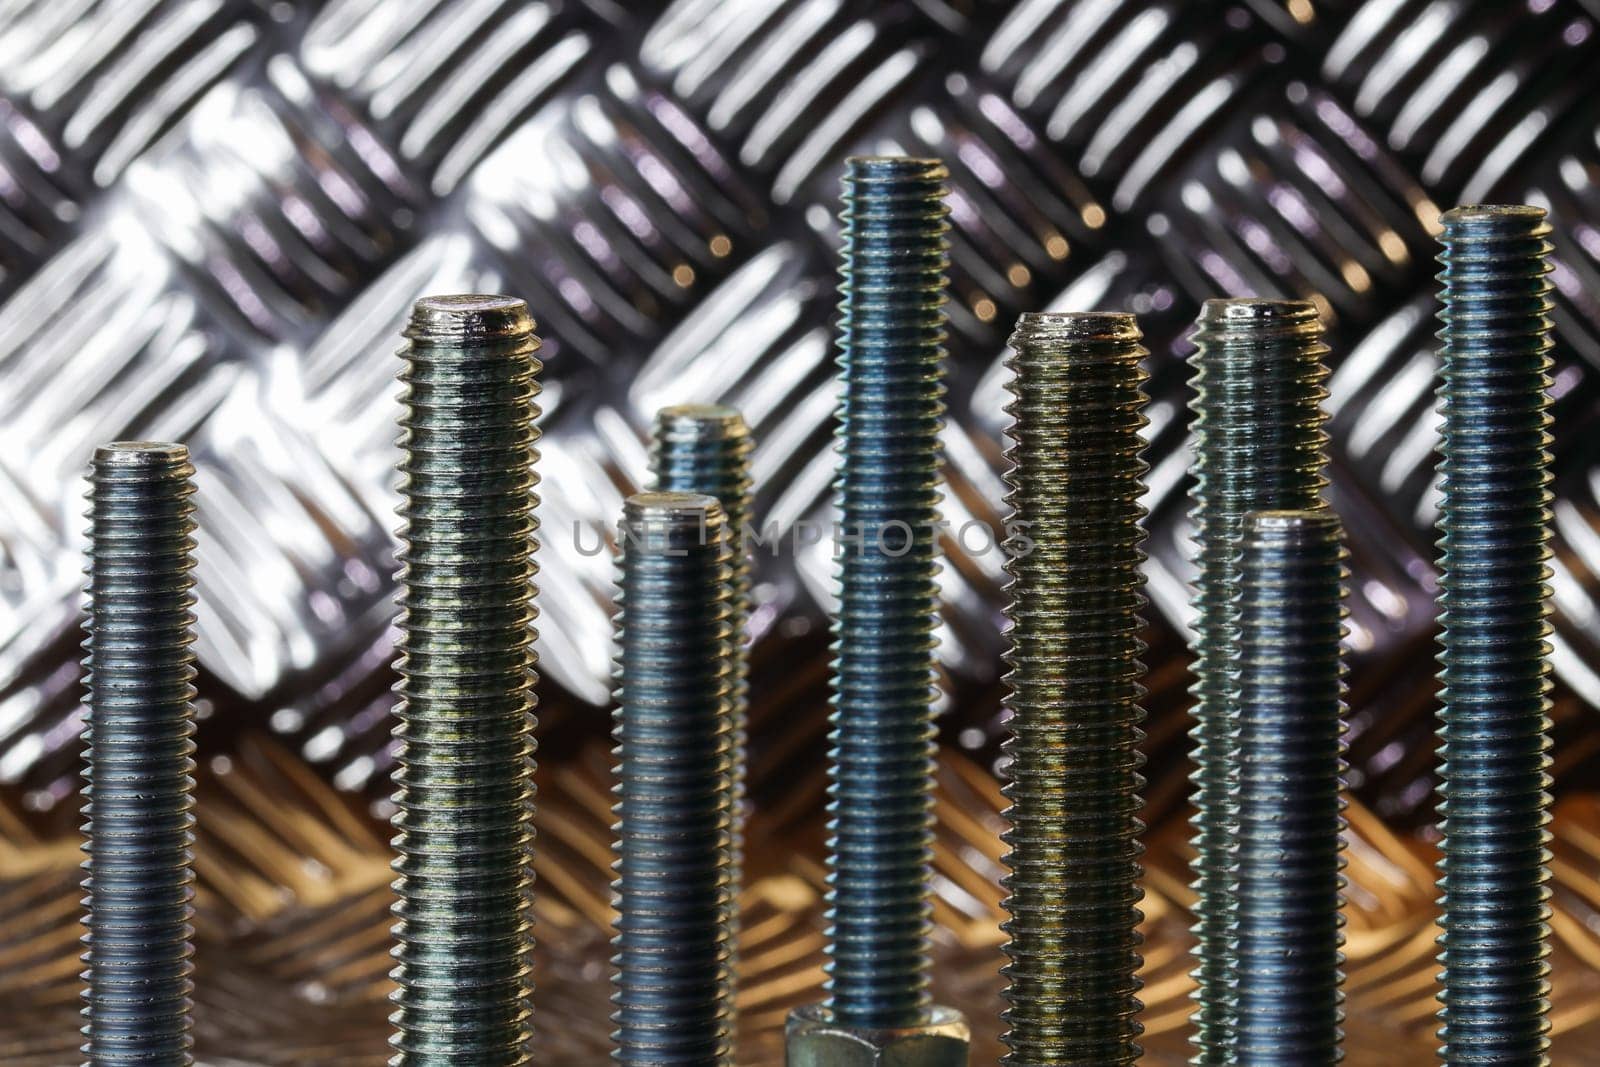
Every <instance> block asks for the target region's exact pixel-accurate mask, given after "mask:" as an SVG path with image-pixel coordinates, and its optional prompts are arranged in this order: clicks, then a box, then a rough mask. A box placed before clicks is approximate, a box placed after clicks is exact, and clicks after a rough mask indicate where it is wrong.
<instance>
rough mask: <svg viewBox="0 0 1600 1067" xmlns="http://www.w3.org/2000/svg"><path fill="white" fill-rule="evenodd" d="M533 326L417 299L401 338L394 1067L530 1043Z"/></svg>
mask: <svg viewBox="0 0 1600 1067" xmlns="http://www.w3.org/2000/svg"><path fill="white" fill-rule="evenodd" d="M533 329H534V324H533V320H532V319H531V318H530V317H529V315H528V308H527V305H526V304H524V303H523V302H522V301H521V300H516V299H513V298H511V297H505V296H438V297H428V298H425V299H423V300H419V301H417V303H416V306H415V307H414V309H413V311H412V316H411V322H410V324H409V325H408V326H407V328H406V331H405V335H406V337H407V338H408V339H409V344H408V345H407V346H406V347H405V348H403V349H402V350H401V352H400V355H401V356H402V357H403V358H404V360H405V370H404V371H403V373H402V375H401V380H402V381H403V382H404V383H405V386H406V389H405V393H404V396H403V402H404V405H405V412H404V414H403V416H402V418H401V426H402V427H403V428H404V432H403V434H402V436H401V439H400V445H401V448H402V449H403V450H404V458H403V459H402V461H401V464H400V471H401V473H402V475H403V480H402V485H401V491H402V493H403V494H404V503H403V504H402V506H401V509H400V513H401V515H402V516H403V518H404V520H405V521H404V526H403V528H402V530H401V538H402V541H403V546H404V547H403V548H402V551H401V555H400V558H401V561H402V563H403V564H404V567H403V570H402V571H401V583H402V584H401V593H400V606H401V614H400V619H399V627H400V658H399V660H398V662H397V667H398V669H399V671H400V674H401V681H400V683H399V685H398V686H397V687H396V688H397V691H398V692H399V694H400V696H401V701H400V704H399V705H398V707H397V708H396V715H397V717H398V719H399V725H398V726H397V727H396V730H395V734H396V736H397V737H398V738H399V740H400V742H401V748H400V755H399V761H398V765H397V767H396V770H395V806H396V808H397V811H396V814H395V816H394V826H395V830H396V837H395V841H394V845H395V848H396V850H397V851H398V853H399V858H398V859H397V860H396V861H395V865H394V866H395V870H396V872H397V873H398V874H399V878H398V879H397V880H396V882H395V892H396V893H397V895H398V896H399V901H398V902H397V903H396V904H395V907H394V913H395V915H396V916H397V918H398V920H399V921H398V922H397V924H396V925H395V928H394V935H395V939H396V942H397V945H396V948H395V949H394V957H395V960H396V963H397V965H396V967H395V969H394V972H393V977H394V979H395V981H396V983H397V985H398V989H397V990H396V992H395V993H394V997H393V1000H394V1004H395V1011H394V1013H393V1015H392V1016H391V1017H390V1021H391V1022H392V1023H393V1025H394V1027H395V1034H394V1036H393V1038H392V1039H391V1044H392V1045H393V1046H394V1049H395V1055H394V1057H393V1058H392V1060H391V1061H390V1062H391V1063H393V1064H395V1065H397V1067H443V1065H447V1064H448V1065H456V1064H462V1063H471V1064H474V1065H475V1067H476V1065H483V1067H495V1065H504V1064H523V1063H527V1062H528V1061H529V1056H530V1053H529V1039H530V1028H531V1023H530V1015H531V1007H530V1003H529V1001H530V996H531V994H532V988H531V980H530V977H529V961H528V954H529V950H530V948H531V946H532V933H531V929H530V926H531V922H532V904H533V879H532V873H531V872H532V866H531V863H532V857H531V845H532V837H533V830H532V808H533V739H532V731H533V716H532V710H533V697H532V688H533V682H534V673H533V667H534V655H533V650H532V647H531V646H532V641H533V621H534V618H535V611H534V606H533V596H534V585H533V579H534V573H535V567H534V563H533V558H532V551H533V547H534V534H535V531H536V528H537V521H536V519H535V517H534V508H535V505H536V504H537V499H536V497H535V496H534V486H535V484H536V482H537V477H536V475H535V474H534V462H535V460H536V459H537V455H538V454H537V452H536V451H535V449H534V444H535V441H536V439H537V430H536V429H535V428H534V425H533V420H534V418H535V417H536V416H537V415H538V409H537V408H536V407H535V405H534V397H535V396H536V395H537V393H538V383H537V381H536V379H535V375H536V374H537V372H538V369H539V363H538V360H537V359H535V358H534V352H535V351H536V350H537V349H538V347H539V339H538V338H537V337H535V336H534V333H533Z"/></svg>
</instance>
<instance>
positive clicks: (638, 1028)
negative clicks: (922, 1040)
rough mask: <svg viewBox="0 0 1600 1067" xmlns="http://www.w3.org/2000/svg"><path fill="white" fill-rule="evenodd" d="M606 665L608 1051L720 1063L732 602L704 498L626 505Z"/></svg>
mask: <svg viewBox="0 0 1600 1067" xmlns="http://www.w3.org/2000/svg"><path fill="white" fill-rule="evenodd" d="M620 534H621V536H620V540H621V543H622V559H621V563H620V567H619V581H618V585H619V599H618V604H619V611H618V613H617V620H616V623H617V646H618V656H617V660H616V680H617V692H616V696H617V712H616V729H615V733H614V737H615V739H616V749H615V755H616V761H617V762H616V776H617V782H618V784H617V789H616V796H617V803H616V806H615V807H614V808H613V811H614V812H615V814H616V816H617V825H616V831H617V857H618V858H617V862H616V871H617V876H618V877H617V880H616V882H615V883H614V884H613V888H614V889H615V891H616V897H617V910H618V915H617V919H616V937H615V938H614V939H613V940H612V945H613V946H614V947H615V949H616V955H615V956H613V957H612V964H613V966H614V968H615V971H614V973H613V977H612V984H613V986H614V987H615V990H616V991H615V993H614V994H613V996H612V998H611V999H612V1003H613V1004H615V1005H616V1008H617V1010H616V1012H615V1014H613V1015H612V1017H611V1018H612V1021H613V1022H614V1023H615V1024H616V1026H617V1029H616V1030H615V1032H614V1033H613V1035H612V1038H613V1041H614V1042H615V1044H616V1048H615V1050H614V1051H613V1053H612V1058H613V1059H614V1060H615V1061H616V1062H618V1063H627V1064H635V1065H638V1067H669V1065H673V1064H682V1065H685V1067H687V1065H691V1064H693V1065H704V1064H721V1065H731V1064H732V1063H733V994H732V988H731V987H732V973H731V972H732V967H731V962H730V961H731V959H732V954H733V921H732V918H733V915H732V913H733V908H732V903H733V882H732V879H731V873H732V871H731V864H732V836H731V834H732V822H733V789H732V785H733V779H732V771H731V767H732V759H733V721H732V700H733V694H734V684H735V680H736V675H735V670H734V664H733V662H732V659H731V654H732V647H733V622H734V619H735V617H736V616H737V610H736V608H735V606H734V603H733V597H732V587H731V585H730V577H731V567H730V560H731V553H730V544H731V542H730V540H729V537H728V530H727V518H726V515H725V514H724V512H723V510H722V506H721V505H720V504H719V503H718V502H717V501H716V499H715V498H713V497H710V496H701V495H694V494H688V493H671V492H657V493H640V494H638V495H636V496H633V497H630V498H629V499H628V501H627V504H626V506H625V510H624V515H623V522H622V528H621V531H620Z"/></svg>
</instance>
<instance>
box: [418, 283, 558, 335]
mask: <svg viewBox="0 0 1600 1067" xmlns="http://www.w3.org/2000/svg"><path fill="white" fill-rule="evenodd" d="M534 328H535V323H534V321H533V316H532V315H531V314H530V313H529V311H528V304H527V302H526V301H524V300H520V299H518V298H517V297H514V296H501V295H498V294H493V293H461V294H453V295H445V296H425V297H423V298H422V299H421V300H418V301H417V302H416V303H415V304H413V305H412V307H411V322H410V323H409V324H407V326H406V330H405V335H406V336H407V337H409V338H411V339H413V340H427V341H443V342H453V343H456V344H473V343H475V342H481V341H491V340H495V339H503V338H513V337H520V336H523V335H526V334H530V333H532V332H533V331H534Z"/></svg>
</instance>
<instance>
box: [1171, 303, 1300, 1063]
mask: <svg viewBox="0 0 1600 1067" xmlns="http://www.w3.org/2000/svg"><path fill="white" fill-rule="evenodd" d="M1194 343H1195V348H1196V351H1195V354H1194V357H1193V359H1192V363H1193V366H1194V368H1195V376H1194V379H1193V385H1194V389H1195V396H1194V400H1193V406H1192V410H1193V412H1194V425H1193V429H1194V443H1195V461H1194V473H1195V486H1194V490H1193V501H1194V510H1193V512H1192V516H1193V520H1194V525H1195V531H1194V534H1195V540H1196V543H1197V545H1198V557H1197V560H1196V563H1197V566H1198V570H1199V574H1198V577H1197V579H1196V585H1195V597H1194V607H1195V619H1194V672H1195V685H1194V689H1193V695H1194V739H1195V750H1194V761H1195V769H1194V775H1193V782H1194V805H1195V815H1194V821H1193V824H1192V836H1193V841H1194V847H1195V860H1194V872H1195V881H1194V889H1195V920H1194V934H1195V939H1196V942H1197V945H1196V948H1195V956H1196V961H1197V963H1196V968H1195V971H1194V978H1195V981H1196V984H1197V987H1198V988H1197V989H1196V992H1195V999H1196V1000H1197V1001H1198V1005H1197V1008H1196V1011H1195V1014H1194V1024H1195V1035H1194V1043H1195V1046H1196V1056H1195V1062H1197V1063H1200V1064H1220V1063H1226V1062H1228V1061H1229V1057H1230V1056H1231V1055H1232V1049H1233V1011H1234V1007H1233V999H1234V989H1235V984H1236V980H1237V977H1236V973H1235V961H1236V952H1235V948H1236V939H1235V936H1234V926H1235V922H1236V917H1235V914H1234V913H1235V910H1236V904H1237V886H1236V872H1235V871H1234V859H1233V851H1234V844H1235V842H1236V840H1237V838H1238V832H1239V815H1238V797H1237V793H1238V770H1239V761H1238V755H1239V750H1238V732H1239V695H1238V645H1237V637H1238V619H1237V613H1238V604H1237V600H1238V574H1237V568H1238V551H1239V548H1238V541H1239V532H1240V528H1241V526H1242V524H1243V522H1244V517H1245V515H1246V514H1247V513H1248V512H1251V511H1261V510H1267V509H1288V510H1309V509H1314V508H1316V507H1319V506H1322V490H1323V487H1324V485H1326V478H1325V476H1324V474H1323V468H1324V466H1325V463H1326V460H1325V458H1324V455H1323V451H1324V449H1325V448H1326V447H1327V440H1328V436H1327V432H1326V431H1325V429H1324V426H1325V424H1326V422H1327V416H1326V415H1325V414H1324V412H1323V410H1322V401H1323V399H1324V398H1325V397H1326V395H1327V390H1326V388H1325V386H1324V383H1325V382H1326V380H1327V377H1328V369H1327V367H1326V365H1325V364H1324V363H1323V356H1324V355H1325V354H1326V353H1327V351H1328V349H1327V346H1326V345H1324V344H1323V343H1322V327H1321V324H1320V323H1319V322H1318V319H1317V309H1316V305H1314V304H1312V303H1311V302H1309V301H1305V300H1208V301H1206V303H1205V306H1204V308H1203V309H1202V310H1201V313H1200V319H1199V323H1198V325H1197V328H1196V330H1195V333H1194Z"/></svg>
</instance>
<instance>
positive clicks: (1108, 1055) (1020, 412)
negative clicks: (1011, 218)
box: [1002, 314, 1147, 1067]
mask: <svg viewBox="0 0 1600 1067" xmlns="http://www.w3.org/2000/svg"><path fill="white" fill-rule="evenodd" d="M1140 336H1141V335H1140V333H1139V327H1138V324H1137V323H1136V322H1135V321H1134V318H1133V316H1132V315H1119V314H1028V315H1023V316H1022V319H1021V321H1020V322H1018V324H1017V329H1016V332H1015V333H1014V334H1012V336H1011V346H1012V348H1014V349H1015V350H1016V355H1015V356H1014V357H1013V358H1012V359H1011V360H1010V364H1009V365H1010V367H1011V369H1012V372H1013V378H1012V381H1011V385H1010V389H1011V392H1012V393H1013V394H1014V395H1015V398H1016V399H1015V400H1014V401H1013V402H1012V403H1011V404H1010V405H1009V406H1008V407H1007V411H1009V412H1010V413H1011V415H1012V416H1013V417H1014V419H1015V423H1014V425H1013V427H1012V429H1011V431H1010V436H1011V441H1012V445H1011V449H1010V451H1009V452H1007V458H1008V459H1010V461H1011V470H1010V473H1009V474H1007V475H1006V481H1007V483H1008V484H1009V485H1010V486H1011V492H1010V493H1009V494H1008V495H1007V497H1006V500H1007V502H1008V503H1009V504H1010V505H1011V508H1012V522H1013V523H1017V524H1021V525H1020V527H1019V532H1018V533H1016V534H1013V535H1012V536H1011V537H1010V539H1009V540H1008V541H1007V544H1006V549H1007V555H1008V561H1007V563H1006V570H1007V572H1008V573H1009V574H1010V575H1011V577H1012V579H1013V581H1012V583H1011V584H1010V586H1009V587H1008V591H1009V593H1010V595H1011V598H1012V602H1011V607H1010V610H1009V611H1008V612H1007V614H1008V616H1009V617H1010V620H1011V633H1010V639H1011V651H1010V652H1009V653H1008V655H1007V657H1006V661H1007V662H1008V663H1009V664H1010V665H1011V667H1012V670H1011V673H1010V674H1008V675H1007V676H1006V681H1007V683H1008V684H1009V685H1010V687H1011V691H1012V697H1011V701H1010V703H1011V708H1012V712H1013V714H1012V718H1011V723H1010V728H1011V737H1010V739H1009V740H1007V741H1006V743H1005V751H1006V753H1007V754H1008V755H1009V756H1010V758H1011V765H1010V770H1009V777H1010V779H1011V781H1010V784H1009V785H1007V786H1006V788H1005V794H1006V796H1008V797H1010V798H1011V800H1012V802H1013V803H1012V806H1011V808H1010V809H1009V810H1008V811H1007V812H1006V816H1007V818H1008V819H1009V820H1010V823H1011V828H1010V829H1009V830H1008V831H1007V832H1006V833H1005V834H1004V840H1005V842H1006V843H1007V844H1008V845H1010V846H1011V851H1010V853H1009V854H1007V856H1006V857H1005V862H1006V864H1007V866H1009V867H1010V868H1011V872H1012V873H1011V874H1010V875H1009V876H1008V877H1007V878H1006V879H1005V882H1004V884H1005V886H1006V888H1007V889H1008V890H1009V891H1010V896H1009V897H1008V898H1007V899H1006V901H1005V907H1006V910H1007V911H1009V912H1010V913H1011V918H1010V920H1008V921H1007V922H1005V923H1004V924H1002V927H1003V929H1004V930H1005V931H1006V932H1007V933H1009V934H1010V935H1011V939H1010V941H1009V942H1008V943H1007V944H1006V946H1005V952H1006V955H1007V956H1009V957H1010V958H1011V963H1010V964H1009V965H1007V966H1006V967H1005V968H1004V972H1003V973H1004V974H1005V975H1006V977H1007V978H1008V979H1009V980H1010V984H1009V987H1008V988H1007V990H1006V993H1005V997H1006V1000H1007V1001H1009V1002H1010V1004H1011V1007H1010V1008H1009V1009H1008V1010H1007V1011H1006V1012H1005V1019H1006V1021H1007V1023H1008V1024H1009V1026H1010V1029H1009V1030H1008V1031H1007V1033H1006V1034H1005V1037H1004V1040H1005V1043H1006V1044H1007V1045H1008V1046H1010V1048H1011V1053H1010V1054H1009V1055H1008V1056H1006V1058H1005V1059H1004V1061H1003V1062H1005V1063H1007V1064H1015V1065H1018V1067H1022V1065H1030V1067H1047V1065H1054V1064H1078V1065H1083V1067H1090V1065H1095V1067H1105V1065H1110V1064H1131V1063H1133V1062H1135V1061H1136V1060H1137V1059H1138V1058H1139V1055H1140V1048H1139V1045H1138V1037H1139V1034H1140V1033H1141V1032H1142V1029H1143V1028H1142V1027H1141V1026H1140V1025H1139V1021H1138V1013H1139V1010H1140V1008H1141V1005H1140V1003H1139V999H1138V996H1137V993H1138V990H1139V979H1138V976H1137V975H1138V970H1139V964H1140V958H1139V933H1138V926H1139V921H1140V919H1141V915H1140V912H1139V908H1138V901H1139V898H1140V897H1141V895H1142V892H1141V890H1140V888H1139V852H1140V846H1139V841H1138V835H1139V832H1140V831H1141V830H1142V829H1143V826H1142V824H1141V823H1140V822H1139V819H1138V816H1137V813H1138V810H1139V790H1140V787H1141V786H1142V785H1143V784H1144V780H1143V779H1142V778H1141V777H1140V775H1139V766H1140V764H1141V763H1142V762H1143V760H1142V757H1141V756H1140V753H1139V747H1138V746H1139V741H1140V740H1141V738H1142V737H1143V733H1142V732H1141V731H1140V729H1139V723H1140V722H1141V721H1142V720H1143V717H1144V715H1143V712H1142V711H1141V710H1140V707H1139V698H1140V696H1141V695H1142V693H1143V687H1142V686H1141V685H1140V682H1139V679H1140V677H1141V675H1142V673H1143V665H1142V664H1141V663H1140V662H1139V652H1140V650H1141V649H1142V648H1143V645H1142V643H1141V642H1140V640H1139V630H1140V626H1141V622H1140V618H1139V609H1140V607H1141V606H1142V605H1143V603H1144V596H1143V594H1142V592H1141V591H1142V589H1143V587H1144V579H1143V576H1142V575H1141V573H1140V569H1139V565H1140V563H1141V562H1142V561H1143V559H1144V553H1143V552H1141V551H1140V549H1139V544H1140V542H1141V541H1143V540H1144V532H1143V530H1142V529H1141V528H1140V520H1141V519H1142V518H1143V517H1144V514H1145V511H1144V508H1143V506H1141V504H1140V497H1141V496H1142V495H1143V492H1144V483H1143V475H1144V472H1145V470H1146V469H1147V468H1146V465H1145V463H1144V461H1143V460H1142V459H1141V458H1140V456H1141V453H1142V452H1143V450H1144V442H1143V440H1142V439H1141V438H1140V434H1139V431H1140V429H1141V428H1142V427H1143V426H1144V425H1145V422H1146V420H1145V417H1144V413H1143V407H1144V402H1145V396H1144V391H1143V389H1142V388H1141V385H1142V383H1143V382H1144V380H1145V378H1146V377H1147V375H1146V374H1145V372H1144V370H1143V369H1142V368H1141V367H1140V365H1139V361H1140V360H1141V359H1142V358H1143V357H1144V356H1145V355H1147V353H1146V351H1145V349H1144V348H1143V347H1142V346H1141V345H1140V344H1139V339H1140Z"/></svg>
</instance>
